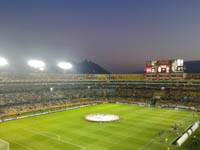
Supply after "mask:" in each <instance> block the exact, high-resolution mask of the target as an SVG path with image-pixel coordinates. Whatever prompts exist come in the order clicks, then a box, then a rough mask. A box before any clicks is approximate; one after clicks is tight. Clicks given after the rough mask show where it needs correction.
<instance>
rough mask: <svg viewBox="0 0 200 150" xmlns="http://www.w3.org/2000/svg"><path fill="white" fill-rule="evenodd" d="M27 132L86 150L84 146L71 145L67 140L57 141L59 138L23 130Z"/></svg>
mask: <svg viewBox="0 0 200 150" xmlns="http://www.w3.org/2000/svg"><path fill="white" fill-rule="evenodd" d="M23 130H25V131H28V132H30V133H34V134H38V135H41V136H44V137H47V138H50V139H53V140H56V141H59V142H62V143H66V144H70V145H73V146H75V147H79V148H81V149H85V147H84V146H81V145H78V144H74V143H71V142H69V141H66V140H62V139H60V140H59V139H57V138H54V137H51V136H48V135H45V134H42V133H41V132H37V131H32V130H27V129H23Z"/></svg>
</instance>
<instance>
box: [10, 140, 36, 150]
mask: <svg viewBox="0 0 200 150" xmlns="http://www.w3.org/2000/svg"><path fill="white" fill-rule="evenodd" d="M11 143H14V144H16V145H19V146H21V147H23V148H26V149H28V150H34V149H33V148H31V147H28V146H25V145H24V144H20V143H17V142H13V141H12V142H11Z"/></svg>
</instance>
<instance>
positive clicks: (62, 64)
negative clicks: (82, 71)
mask: <svg viewBox="0 0 200 150" xmlns="http://www.w3.org/2000/svg"><path fill="white" fill-rule="evenodd" d="M58 67H59V68H61V69H63V70H67V69H71V68H72V64H70V63H68V62H59V63H58Z"/></svg>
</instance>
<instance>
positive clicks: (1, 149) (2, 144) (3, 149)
mask: <svg viewBox="0 0 200 150" xmlns="http://www.w3.org/2000/svg"><path fill="white" fill-rule="evenodd" d="M0 150H9V143H8V142H6V141H4V140H1V139H0Z"/></svg>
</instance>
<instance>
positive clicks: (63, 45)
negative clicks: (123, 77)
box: [0, 0, 200, 73]
mask: <svg viewBox="0 0 200 150" xmlns="http://www.w3.org/2000/svg"><path fill="white" fill-rule="evenodd" d="M0 55H1V56H4V57H6V58H8V59H9V61H10V65H12V64H16V63H19V64H20V63H24V62H26V61H27V60H28V59H30V58H37V59H42V60H50V61H51V62H52V63H54V62H55V63H56V62H57V61H60V60H73V61H77V62H79V61H82V60H84V59H88V60H92V61H93V62H95V63H97V64H99V65H101V66H103V67H104V68H105V69H107V70H108V71H110V72H112V73H130V72H134V71H138V70H143V69H144V67H145V61H147V60H151V59H176V58H183V59H185V60H200V1H199V0H166V1H162V0H1V1H0Z"/></svg>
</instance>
